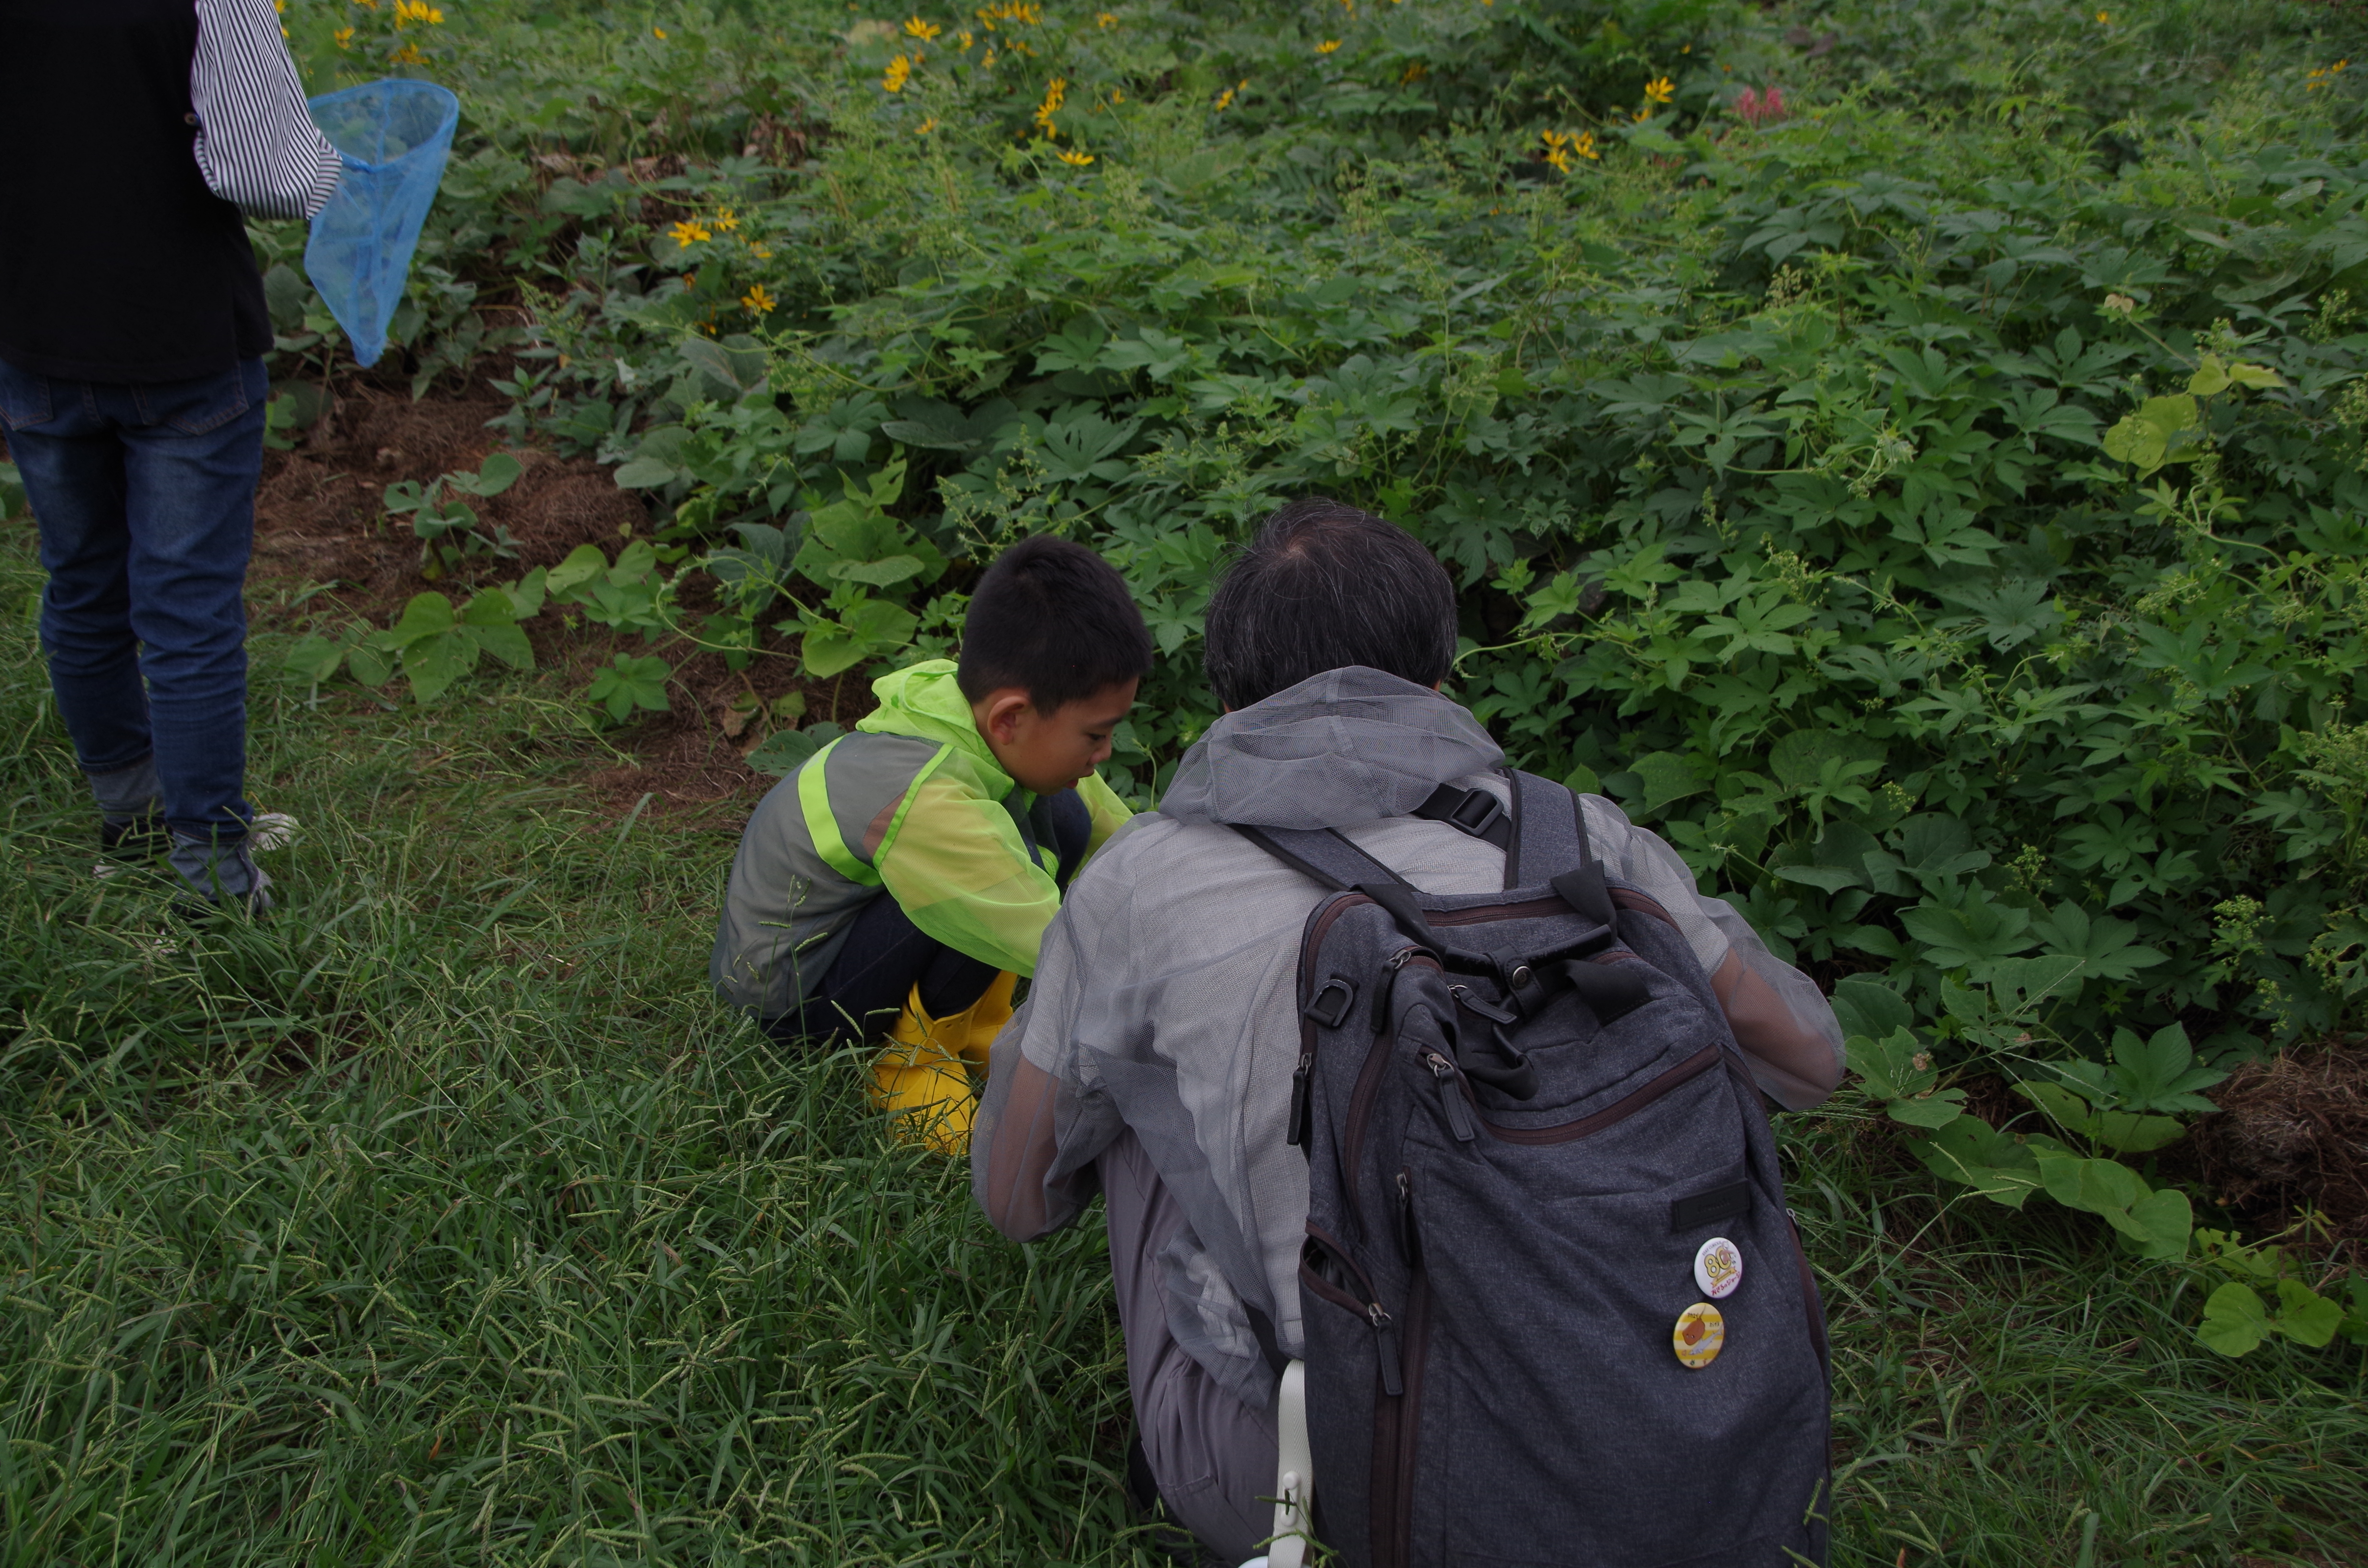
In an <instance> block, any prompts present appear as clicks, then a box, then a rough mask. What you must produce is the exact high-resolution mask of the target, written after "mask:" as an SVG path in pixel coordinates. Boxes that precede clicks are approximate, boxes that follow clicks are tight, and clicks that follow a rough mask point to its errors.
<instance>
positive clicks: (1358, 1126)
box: [1340, 947, 1439, 1239]
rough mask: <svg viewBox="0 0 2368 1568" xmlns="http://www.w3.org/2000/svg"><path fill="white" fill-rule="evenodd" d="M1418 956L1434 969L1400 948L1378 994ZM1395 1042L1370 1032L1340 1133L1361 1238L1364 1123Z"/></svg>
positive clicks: (1392, 1035)
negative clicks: (1369, 1044)
mask: <svg viewBox="0 0 2368 1568" xmlns="http://www.w3.org/2000/svg"><path fill="white" fill-rule="evenodd" d="M1417 959H1419V960H1422V961H1423V962H1426V963H1429V965H1430V967H1432V968H1433V969H1436V968H1438V967H1439V962H1438V960H1436V959H1432V958H1430V957H1429V956H1428V955H1427V954H1425V953H1424V952H1423V950H1422V949H1420V948H1417V947H1406V948H1401V949H1398V951H1397V952H1395V953H1394V954H1392V955H1391V957H1390V961H1389V963H1388V965H1387V968H1386V972H1387V974H1388V976H1389V979H1388V980H1386V981H1384V982H1383V983H1382V984H1381V985H1379V986H1376V987H1375V988H1374V989H1375V993H1376V994H1378V995H1382V996H1387V995H1388V994H1389V992H1390V990H1391V989H1392V987H1393V986H1394V985H1395V982H1396V979H1397V972H1398V971H1400V970H1402V969H1404V968H1405V967H1406V965H1407V964H1408V963H1409V962H1411V961H1414V960H1417ZM1396 1044H1397V1031H1396V1030H1395V1029H1391V1028H1383V1030H1382V1031H1381V1032H1380V1033H1378V1034H1376V1035H1374V1036H1373V1043H1372V1049H1371V1050H1369V1051H1366V1052H1365V1064H1364V1065H1363V1066H1362V1067H1360V1068H1359V1069H1358V1071H1357V1086H1356V1087H1355V1088H1354V1089H1352V1090H1350V1091H1349V1120H1348V1127H1347V1129H1346V1130H1345V1131H1344V1132H1343V1134H1342V1137H1341V1146H1340V1170H1341V1174H1342V1176H1344V1177H1345V1178H1346V1181H1347V1185H1348V1188H1349V1214H1350V1215H1351V1216H1352V1217H1354V1218H1355V1220H1356V1221H1357V1234H1358V1236H1359V1238H1360V1239H1362V1238H1363V1236H1364V1235H1365V1233H1366V1230H1365V1201H1364V1199H1363V1198H1362V1196H1360V1189H1359V1187H1358V1171H1359V1168H1360V1162H1361V1161H1362V1160H1363V1159H1364V1157H1365V1123H1366V1122H1368V1121H1370V1120H1371V1119H1372V1111H1373V1097H1374V1096H1376V1095H1378V1094H1380V1093H1381V1089H1382V1074H1383V1069H1384V1068H1386V1067H1387V1066H1388V1065H1389V1060H1390V1050H1391V1048H1392V1047H1393V1046H1395V1045H1396Z"/></svg>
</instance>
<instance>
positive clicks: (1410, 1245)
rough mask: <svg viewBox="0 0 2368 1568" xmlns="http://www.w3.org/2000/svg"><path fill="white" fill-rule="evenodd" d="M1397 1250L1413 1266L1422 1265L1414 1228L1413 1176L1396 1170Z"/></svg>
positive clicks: (1418, 1239) (1420, 1242)
mask: <svg viewBox="0 0 2368 1568" xmlns="http://www.w3.org/2000/svg"><path fill="white" fill-rule="evenodd" d="M1398 1250H1399V1251H1401V1252H1403V1253H1405V1254H1406V1261H1407V1262H1408V1263H1410V1264H1412V1265H1413V1266H1414V1267H1417V1268H1420V1267H1422V1239H1421V1237H1420V1236H1418V1235H1417V1234H1416V1233H1415V1228H1414V1176H1413V1175H1412V1174H1411V1173H1409V1172H1406V1171H1403V1170H1402V1171H1400V1172H1398Z"/></svg>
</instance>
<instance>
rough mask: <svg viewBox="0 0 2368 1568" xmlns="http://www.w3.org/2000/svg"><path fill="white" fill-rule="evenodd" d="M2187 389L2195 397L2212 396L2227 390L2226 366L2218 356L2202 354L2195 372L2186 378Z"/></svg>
mask: <svg viewBox="0 0 2368 1568" xmlns="http://www.w3.org/2000/svg"><path fill="white" fill-rule="evenodd" d="M2187 390H2188V391H2189V392H2193V393H2194V394H2195V395H2196V396H2197V397H2212V396H2214V395H2216V394H2217V393H2220V392H2226V391H2227V390H2228V367H2227V366H2226V364H2224V363H2222V361H2221V358H2220V356H2218V355H2217V354H2206V355H2205V356H2203V359H2202V360H2201V361H2200V362H2199V363H2198V364H2197V365H2196V367H2195V373H2194V374H2193V375H2192V376H2190V377H2188V378H2187Z"/></svg>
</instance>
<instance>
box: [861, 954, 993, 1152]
mask: <svg viewBox="0 0 2368 1568" xmlns="http://www.w3.org/2000/svg"><path fill="white" fill-rule="evenodd" d="M989 989H990V991H992V989H993V988H992V987H990V988H989ZM1005 994H1006V996H1007V997H1008V995H1009V992H1008V990H1007V991H1006V993H1005ZM967 1017H968V1014H967V1012H965V1013H957V1014H955V1015H954V1017H952V1018H947V1019H942V1020H940V1019H937V1018H932V1017H929V1015H928V1013H927V1012H926V1011H924V1010H923V1009H922V1006H921V992H920V988H919V987H918V986H915V987H914V988H913V994H912V995H911V996H909V997H907V998H906V999H905V1010H904V1012H902V1013H901V1014H899V1015H897V1017H896V1027H895V1028H892V1029H890V1030H889V1031H888V1044H887V1046H886V1048H885V1049H883V1050H882V1051H881V1052H880V1054H879V1056H878V1057H877V1058H876V1059H874V1060H873V1062H872V1063H871V1103H872V1104H873V1105H875V1106H877V1107H879V1108H881V1109H882V1110H887V1111H894V1112H897V1113H898V1115H897V1118H896V1136H897V1137H898V1138H900V1139H902V1140H903V1141H905V1142H908V1143H911V1142H921V1143H926V1144H928V1146H929V1147H930V1148H932V1149H935V1150H936V1151H937V1152H938V1153H940V1154H951V1155H955V1156H957V1157H959V1156H961V1155H963V1154H967V1153H970V1124H971V1119H972V1118H973V1116H974V1115H975V1114H976V1113H977V1110H978V1098H977V1096H975V1095H974V1094H973V1092H972V1090H971V1086H970V1074H969V1073H967V1072H966V1071H964V1070H963V1067H962V1058H961V1057H960V1056H959V1055H957V1054H955V1051H956V1049H957V1048H956V1046H955V1045H954V1043H953V1041H951V1040H948V1039H947V1036H948V1035H949V1034H951V1035H952V1036H953V1037H954V1039H955V1040H960V1039H962V1038H963V1031H962V1029H961V1028H949V1027H948V1026H949V1025H953V1024H954V1023H955V1022H956V1020H957V1019H966V1018H967Z"/></svg>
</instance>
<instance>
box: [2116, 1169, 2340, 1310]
mask: <svg viewBox="0 0 2368 1568" xmlns="http://www.w3.org/2000/svg"><path fill="white" fill-rule="evenodd" d="M2105 1218H2106V1220H2107V1221H2108V1222H2109V1223H2111V1224H2112V1227H2113V1228H2114V1229H2115V1230H2117V1231H2119V1232H2121V1233H2122V1234H2123V1236H2124V1237H2125V1238H2126V1242H2125V1244H2126V1245H2128V1246H2129V1248H2130V1250H2131V1251H2133V1252H2135V1253H2136V1254H2137V1255H2138V1256H2140V1257H2156V1258H2176V1257H2184V1256H2187V1237H2188V1234H2189V1233H2190V1232H2192V1230H2193V1229H2194V1228H2195V1210H2194V1207H2193V1205H2192V1204H2190V1203H2189V1202H2188V1200H2187V1194H2185V1193H2183V1192H2181V1191H2180V1190H2179V1189H2178V1188H2177V1187H2159V1188H2157V1189H2156V1190H2155V1191H2153V1192H2151V1193H2148V1194H2147V1195H2146V1197H2144V1198H2141V1199H2138V1200H2137V1201H2136V1202H2135V1203H2133V1204H2131V1205H2130V1207H2129V1210H2128V1212H2127V1213H2126V1214H2125V1215H2123V1216H2122V1217H2119V1218H2116V1217H2115V1216H2113V1215H2111V1214H2108V1215H2107V1216H2105ZM2336 1315H2337V1317H2338V1318H2339V1319H2340V1317H2341V1316H2342V1313H2340V1312H2338V1313H2337V1314H2336Z"/></svg>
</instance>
